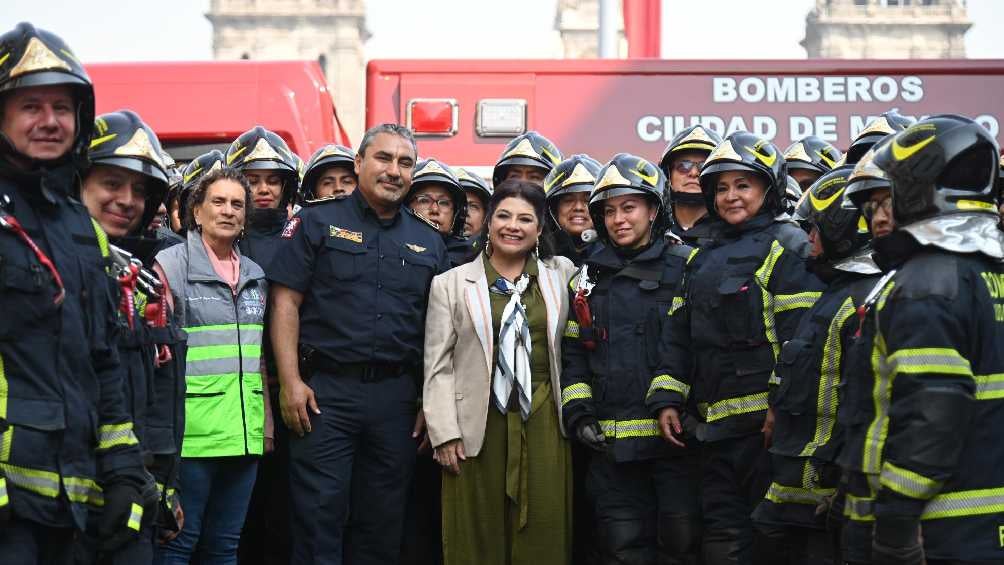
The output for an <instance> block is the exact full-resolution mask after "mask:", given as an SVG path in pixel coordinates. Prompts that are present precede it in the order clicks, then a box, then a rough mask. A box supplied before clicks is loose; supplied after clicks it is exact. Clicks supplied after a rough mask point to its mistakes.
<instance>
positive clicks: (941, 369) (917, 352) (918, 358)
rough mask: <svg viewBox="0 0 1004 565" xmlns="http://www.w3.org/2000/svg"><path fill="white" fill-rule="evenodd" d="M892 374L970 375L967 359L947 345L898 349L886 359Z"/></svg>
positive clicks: (971, 372) (971, 374) (971, 371)
mask: <svg viewBox="0 0 1004 565" xmlns="http://www.w3.org/2000/svg"><path fill="white" fill-rule="evenodd" d="M886 363H888V365H889V368H890V369H891V370H892V372H893V374H895V375H898V374H900V373H903V374H925V373H936V374H943V375H961V376H965V377H972V376H973V370H972V368H971V367H970V366H969V361H968V360H967V359H966V358H965V357H963V356H962V355H961V354H959V352H958V351H956V350H954V349H951V348H947V347H921V348H917V349H900V350H899V351H896V352H895V353H893V354H892V355H890V356H889V359H888V360H887V361H886Z"/></svg>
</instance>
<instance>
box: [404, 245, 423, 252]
mask: <svg viewBox="0 0 1004 565" xmlns="http://www.w3.org/2000/svg"><path fill="white" fill-rule="evenodd" d="M404 246H405V247H407V248H408V249H411V250H412V251H414V252H415V253H421V252H423V251H425V247H422V246H421V245H415V244H414V243H405V244H404Z"/></svg>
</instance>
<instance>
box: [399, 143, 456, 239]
mask: <svg viewBox="0 0 1004 565" xmlns="http://www.w3.org/2000/svg"><path fill="white" fill-rule="evenodd" d="M432 184H439V185H442V186H444V187H446V190H447V191H448V192H449V193H450V200H453V225H452V226H451V227H450V235H453V236H460V235H463V233H464V222H465V221H466V220H467V194H466V193H465V192H464V187H462V186H461V185H460V181H459V180H457V177H456V175H454V174H453V171H452V170H450V168H449V167H448V166H446V164H444V163H443V162H441V161H437V160H436V159H431V158H430V159H423V160H421V161H419V162H418V163H417V164H416V165H415V170H414V172H413V173H412V175H411V188H409V189H408V194H407V195H406V196H405V202H409V201H411V199H412V198H413V197H414V195H415V193H416V192H417V191H418V190H420V189H422V188H424V187H427V186H429V185H432Z"/></svg>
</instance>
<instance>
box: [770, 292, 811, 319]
mask: <svg viewBox="0 0 1004 565" xmlns="http://www.w3.org/2000/svg"><path fill="white" fill-rule="evenodd" d="M822 294H823V293H821V292H798V293H795V294H778V295H776V296H774V313H775V314H778V313H781V312H787V311H788V310H797V309H799V308H812V305H813V304H815V303H816V301H817V300H819V297H820V296H822Z"/></svg>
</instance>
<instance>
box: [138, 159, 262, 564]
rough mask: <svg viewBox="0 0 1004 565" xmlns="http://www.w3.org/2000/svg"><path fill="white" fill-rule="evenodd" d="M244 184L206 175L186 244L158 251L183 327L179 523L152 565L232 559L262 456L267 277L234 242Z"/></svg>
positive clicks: (227, 174)
mask: <svg viewBox="0 0 1004 565" xmlns="http://www.w3.org/2000/svg"><path fill="white" fill-rule="evenodd" d="M250 192H251V190H250V186H249V185H248V182H247V180H246V179H245V178H244V177H243V175H241V174H240V173H239V172H238V171H235V170H233V169H221V170H218V171H213V172H211V173H209V174H207V175H206V176H205V177H203V178H202V180H201V181H200V182H199V185H198V187H197V188H196V189H195V190H194V191H193V193H192V196H191V201H190V205H189V207H188V210H189V211H190V212H189V230H188V241H187V243H186V244H184V245H175V246H174V247H170V248H168V249H166V250H164V251H162V252H160V253H159V254H158V255H157V266H158V267H159V268H160V269H161V270H162V272H163V273H164V275H165V276H166V277H167V280H168V282H169V284H170V287H171V298H172V300H173V303H174V314H175V317H176V320H177V322H178V324H179V325H180V326H181V327H182V328H184V329H185V331H186V332H187V333H188V356H187V359H186V361H187V367H186V375H185V381H186V385H187V389H188V390H187V392H186V394H185V437H184V443H183V448H182V452H181V456H182V461H181V470H180V480H179V489H178V490H179V491H180V493H181V504H182V507H183V508H184V509H185V525H184V527H183V529H182V531H181V533H180V534H179V535H178V537H177V538H175V539H174V540H171V541H170V542H168V543H166V544H165V545H163V546H161V547H160V548H159V550H158V552H157V559H156V562H157V563H161V564H167V563H188V562H189V561H191V559H192V556H193V554H194V552H195V549H196V547H197V546H198V547H199V548H200V552H201V554H202V561H203V562H208V561H212V562H214V563H235V562H236V555H237V542H238V540H239V538H240V533H241V525H242V524H243V523H244V516H245V514H246V512H247V508H248V502H249V500H250V498H251V490H252V488H253V486H254V482H255V473H256V470H257V467H258V459H259V457H260V456H261V455H262V454H263V453H265V452H268V451H270V450H271V441H272V440H271V438H272V430H271V428H272V426H271V414H270V406H269V402H268V391H267V390H266V388H267V387H266V379H265V375H264V369H265V367H264V363H263V362H262V354H261V345H262V324H263V323H264V319H265V298H266V297H267V296H268V289H267V284H266V282H265V273H264V272H263V271H262V270H261V268H260V267H259V266H258V265H257V264H255V262H254V261H252V260H251V259H249V258H248V257H246V256H242V255H241V254H240V251H239V250H238V248H237V245H236V242H237V238H238V236H240V234H241V232H242V231H243V229H244V220H245V217H246V213H247V210H248V207H249V199H250Z"/></svg>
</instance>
